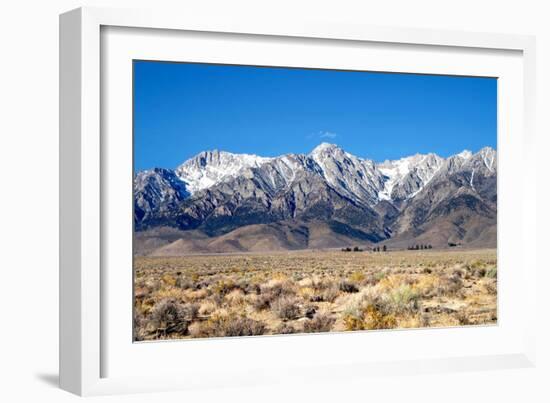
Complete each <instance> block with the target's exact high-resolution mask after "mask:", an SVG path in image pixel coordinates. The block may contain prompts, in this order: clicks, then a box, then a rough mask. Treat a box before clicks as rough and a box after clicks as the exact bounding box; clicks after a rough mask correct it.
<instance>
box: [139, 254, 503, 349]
mask: <svg viewBox="0 0 550 403" xmlns="http://www.w3.org/2000/svg"><path fill="white" fill-rule="evenodd" d="M496 263H497V262H496V251H495V250H446V251H437V250H426V251H400V252H387V253H371V252H360V253H345V252H340V251H332V250H323V251H319V250H317V251H297V252H285V253H269V254H242V255H202V256H186V257H173V258H152V257H136V259H135V267H134V270H135V284H134V286H135V287H134V296H135V300H134V305H135V312H134V327H135V332H134V333H135V339H136V340H158V339H174V338H190V337H228V336H255V335H262V334H291V333H316V332H329V331H351V330H370V329H393V328H418V327H430V326H437V327H440V326H465V325H479V324H492V323H496V319H497V311H496V306H497V268H496V267H497V266H496Z"/></svg>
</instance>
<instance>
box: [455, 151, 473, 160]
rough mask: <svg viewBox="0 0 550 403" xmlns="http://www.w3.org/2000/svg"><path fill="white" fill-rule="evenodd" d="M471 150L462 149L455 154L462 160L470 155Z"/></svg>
mask: <svg viewBox="0 0 550 403" xmlns="http://www.w3.org/2000/svg"><path fill="white" fill-rule="evenodd" d="M472 155H473V154H472V152H471V151H470V150H463V151H462V152H460V153H458V154H456V156H457V157H460V158H462V159H463V160H467V159H469V158H470V157H471V156H472Z"/></svg>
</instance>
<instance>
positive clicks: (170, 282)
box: [162, 274, 176, 287]
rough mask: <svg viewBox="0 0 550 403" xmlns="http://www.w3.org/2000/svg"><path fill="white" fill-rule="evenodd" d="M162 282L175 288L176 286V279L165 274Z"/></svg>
mask: <svg viewBox="0 0 550 403" xmlns="http://www.w3.org/2000/svg"><path fill="white" fill-rule="evenodd" d="M162 282H163V283H164V284H166V285H170V286H172V287H173V286H175V285H176V278H175V277H174V276H172V275H170V274H165V275H163V276H162Z"/></svg>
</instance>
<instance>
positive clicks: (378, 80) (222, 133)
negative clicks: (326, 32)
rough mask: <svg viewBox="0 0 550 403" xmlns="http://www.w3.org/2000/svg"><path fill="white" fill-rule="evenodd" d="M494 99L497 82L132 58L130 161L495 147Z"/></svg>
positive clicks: (382, 154) (171, 163) (392, 154)
mask: <svg viewBox="0 0 550 403" xmlns="http://www.w3.org/2000/svg"><path fill="white" fill-rule="evenodd" d="M496 97H497V80H496V79H492V78H469V77H451V76H431V75H416V74H391V73H370V72H350V71H333V70H308V69H288V68H267V67H250V66H226V65H210V64H192V63H163V62H147V61H135V62H134V165H135V169H136V170H142V169H148V168H152V167H164V168H175V167H176V166H178V165H179V164H181V163H182V162H183V161H185V160H186V159H188V158H190V157H192V156H193V155H195V154H197V153H199V152H201V151H204V150H213V149H218V150H225V151H230V152H235V153H252V154H258V155H262V156H276V155H281V154H285V153H289V152H292V153H308V152H310V151H311V150H312V149H313V148H314V147H315V146H316V145H318V144H319V143H321V142H330V143H335V144H338V145H339V146H341V147H342V148H344V149H345V150H346V151H348V152H350V153H352V154H355V155H357V156H360V157H365V158H370V159H373V160H375V161H383V160H385V159H396V158H400V157H403V156H407V155H411V154H415V153H427V152H435V153H437V154H439V155H441V156H444V157H446V156H449V155H451V154H454V153H457V152H460V151H462V150H464V149H470V150H472V151H477V150H479V149H480V148H482V147H484V146H491V147H495V148H496V138H497V135H496V132H497V129H496V124H497V111H496V108H497V102H496Z"/></svg>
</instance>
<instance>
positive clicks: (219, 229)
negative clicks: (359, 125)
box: [134, 143, 497, 247]
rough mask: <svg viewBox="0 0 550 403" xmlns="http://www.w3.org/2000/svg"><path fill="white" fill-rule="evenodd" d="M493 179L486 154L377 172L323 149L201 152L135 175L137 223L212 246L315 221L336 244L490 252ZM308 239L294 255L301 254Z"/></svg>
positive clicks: (422, 158)
mask: <svg viewBox="0 0 550 403" xmlns="http://www.w3.org/2000/svg"><path fill="white" fill-rule="evenodd" d="M496 178H497V155H496V151H495V150H493V149H491V148H489V147H486V148H483V149H482V150H480V151H479V152H477V153H475V154H472V153H471V152H469V151H464V152H462V153H460V154H457V155H454V156H451V157H449V158H442V157H439V156H437V155H435V154H426V155H420V154H417V155H414V156H411V157H406V158H402V159H400V160H396V161H385V162H383V163H376V162H374V161H372V160H368V159H363V158H359V157H356V156H354V155H351V154H349V153H347V152H345V151H344V150H342V149H341V148H340V147H338V146H336V145H333V144H327V143H322V144H320V145H319V146H318V147H316V148H315V149H314V150H313V151H312V152H311V153H309V154H287V155H282V156H279V157H274V158H263V157H258V156H254V155H246V154H231V153H227V152H223V151H208V152H203V153H200V154H198V155H197V156H195V157H193V158H191V159H190V160H188V161H186V162H185V163H183V164H182V165H181V166H179V167H178V168H176V169H175V170H173V171H172V170H168V169H161V168H156V169H153V170H148V171H143V172H139V173H138V174H137V175H136V177H135V180H134V193H135V201H134V210H135V214H134V222H135V226H136V229H137V230H138V231H146V230H149V231H150V230H151V229H154V228H156V227H163V228H164V227H171V228H175V229H177V230H179V231H190V230H194V231H200V232H201V233H203V234H206V236H207V237H210V238H213V237H220V236H226V234H229V233H231V232H232V231H235V230H237V229H239V228H242V227H245V226H250V225H267V227H265V228H266V231H267V228H269V234H270V235H269V237H273V236H274V235H273V234H274V233H275V232H274V231H275V229H274V228H275V227H269V225H272V224H274V223H285V225H287V226H290V227H292V228H294V227H295V226H299V227H300V228H309V226H310V224H311V223H312V222H315V223H317V224H316V225H315V226H314V227H315V228H321V227H322V228H325V231H326V233H327V234H329V235H327V239H332V240H333V241H334V240H335V239H338V240H339V241H338V242H336V241H334V242H336V243H342V239H345V238H346V237H349V238H350V239H353V240H355V241H364V242H367V243H375V242H378V241H381V240H386V241H388V242H390V243H391V242H394V243H395V244H396V245H404V244H405V243H407V242H410V241H412V240H424V241H425V242H428V243H432V244H434V245H438V244H441V245H444V244H447V242H449V241H450V240H451V239H452V240H458V241H462V240H463V241H464V242H471V243H473V244H475V243H477V244H480V245H481V244H483V245H492V244H495V245H496V202H497V189H496V184H497V181H496ZM319 223H324V224H323V225H321V224H319ZM260 228H264V227H260ZM277 228H278V227H277ZM285 228H286V227H285ZM491 228H494V231H493V230H492V229H491ZM258 231H259V230H258V229H257V228H256V229H255V232H254V233H255V234H256V233H258ZM277 231H279V232H280V233H281V234H288V233H291V232H289V231H290V230H285V231H282V232H281V230H280V229H277ZM259 232H261V231H259ZM279 232H277V234H279ZM266 236H267V235H266ZM277 236H278V237H279V236H282V235H277ZM342 237H343V238H342ZM266 239H267V238H266ZM277 239H279V238H277ZM300 239H302V238H300ZM305 239H306V241H305V243H303V244H301V246H305V247H308V242H307V239H308V237H307V236H306V238H305ZM277 242H278V244H282V245H284V244H285V243H284V242H283V243H280V242H279V241H277ZM327 242H328V243H329V244H330V242H329V241H327ZM319 243H320V244H325V243H323V241H319Z"/></svg>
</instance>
